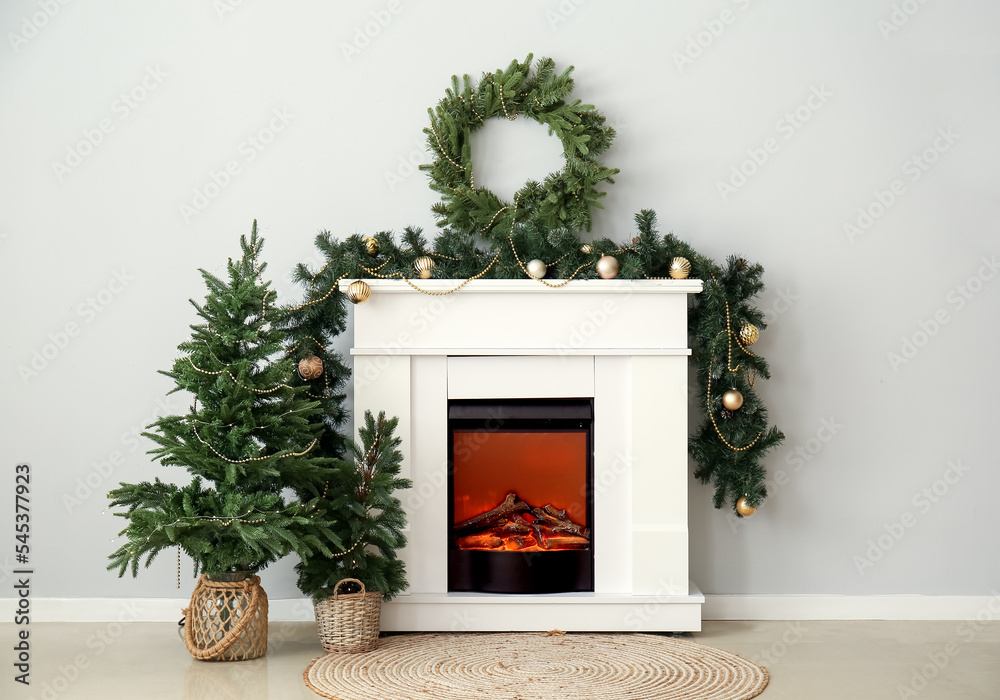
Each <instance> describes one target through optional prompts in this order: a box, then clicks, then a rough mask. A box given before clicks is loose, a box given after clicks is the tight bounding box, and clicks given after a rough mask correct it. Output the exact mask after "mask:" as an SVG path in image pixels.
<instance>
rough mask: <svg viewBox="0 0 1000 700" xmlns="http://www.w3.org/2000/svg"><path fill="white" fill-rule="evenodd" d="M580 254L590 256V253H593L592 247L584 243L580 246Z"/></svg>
mask: <svg viewBox="0 0 1000 700" xmlns="http://www.w3.org/2000/svg"><path fill="white" fill-rule="evenodd" d="M580 252H581V253H583V254H584V255H590V254H591V253H593V252H594V246H592V245H590V244H589V243H584V244H583V245H582V246H580Z"/></svg>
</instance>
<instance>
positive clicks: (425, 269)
mask: <svg viewBox="0 0 1000 700" xmlns="http://www.w3.org/2000/svg"><path fill="white" fill-rule="evenodd" d="M413 269H414V270H416V272H417V277H419V278H420V279H422V280H426V279H430V278H431V275H433V274H434V261H433V260H431V259H430V258H429V257H427V256H426V255H425V256H423V257H421V258H417V259H416V260H414V261H413Z"/></svg>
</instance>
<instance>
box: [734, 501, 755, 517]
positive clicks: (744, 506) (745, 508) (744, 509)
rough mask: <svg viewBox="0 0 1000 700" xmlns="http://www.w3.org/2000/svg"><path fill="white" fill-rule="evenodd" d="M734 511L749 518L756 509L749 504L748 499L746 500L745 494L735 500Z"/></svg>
mask: <svg viewBox="0 0 1000 700" xmlns="http://www.w3.org/2000/svg"><path fill="white" fill-rule="evenodd" d="M736 512H737V513H739V514H740V515H742V516H743V517H744V518H749V517H750V516H751V515H753V514H754V513H756V512H757V509H756V508H754V507H753V506H752V505H750V501H748V500H747V497H746V496H743V497H742V498H740V500H738V501H736Z"/></svg>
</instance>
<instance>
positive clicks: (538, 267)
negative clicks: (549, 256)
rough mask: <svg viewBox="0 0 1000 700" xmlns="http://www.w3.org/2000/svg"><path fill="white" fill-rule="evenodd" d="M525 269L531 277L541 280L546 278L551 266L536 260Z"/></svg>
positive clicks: (530, 262)
mask: <svg viewBox="0 0 1000 700" xmlns="http://www.w3.org/2000/svg"><path fill="white" fill-rule="evenodd" d="M525 268H526V269H527V270H528V276H529V277H534V278H535V279H536V280H540V279H542V278H543V277H545V273H546V272H548V269H549V266H548V265H546V264H545V263H544V262H542V261H541V260H539V259H538V258H535V259H534V260H531V261H529V262H528V264H527V265H525Z"/></svg>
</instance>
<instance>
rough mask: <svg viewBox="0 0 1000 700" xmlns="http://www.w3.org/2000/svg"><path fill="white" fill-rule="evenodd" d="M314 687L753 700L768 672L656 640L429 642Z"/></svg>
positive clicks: (344, 692)
mask: <svg viewBox="0 0 1000 700" xmlns="http://www.w3.org/2000/svg"><path fill="white" fill-rule="evenodd" d="M303 675H304V677H305V682H306V685H307V686H308V687H309V688H311V689H312V690H313V691H314V692H316V693H318V694H319V695H322V696H323V697H327V698H332V699H333V700H371V699H372V698H378V700H403V699H404V698H405V699H407V700H493V699H494V698H497V699H500V698H502V699H503V700H623V699H624V698H628V700H749V698H753V697H756V696H757V695H759V694H760V693H761V692H762V691H763V690H764V688H765V687H766V686H767V680H768V676H767V670H766V669H765V668H763V667H762V666H758V665H757V664H755V663H751V662H750V661H747V660H746V659H744V658H742V657H740V656H737V655H735V654H731V653H729V652H726V651H719V650H718V649H712V648H711V647H706V646H702V645H701V644H694V643H693V642H687V641H683V640H680V639H675V638H672V637H663V636H656V635H649V634H553V633H543V634H537V633H535V634H523V633H519V634H420V635H399V636H393V637H387V638H384V639H381V640H379V646H378V648H377V649H375V650H374V651H370V652H368V653H366V654H328V655H326V656H321V657H320V658H318V659H316V660H315V661H313V662H312V664H310V666H309V668H308V669H306V672H305V673H304V674H303Z"/></svg>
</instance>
